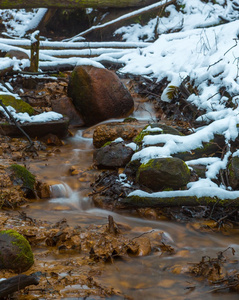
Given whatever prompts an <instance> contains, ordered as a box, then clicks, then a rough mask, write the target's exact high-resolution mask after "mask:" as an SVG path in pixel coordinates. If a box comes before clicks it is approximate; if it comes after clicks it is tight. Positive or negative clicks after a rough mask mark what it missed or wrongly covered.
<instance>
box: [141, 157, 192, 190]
mask: <svg viewBox="0 0 239 300" xmlns="http://www.w3.org/2000/svg"><path fill="white" fill-rule="evenodd" d="M136 180H137V182H138V183H139V184H141V185H143V186H146V187H148V188H150V189H151V190H153V191H160V190H161V189H162V188H167V187H172V188H180V187H183V186H185V185H186V184H187V183H188V182H189V180H190V170H189V169H188V166H187V165H186V164H185V162H184V161H182V160H181V159H179V158H173V157H167V158H156V159H151V160H150V161H148V162H147V163H146V164H142V165H141V166H140V167H139V169H138V172H137V177H136Z"/></svg>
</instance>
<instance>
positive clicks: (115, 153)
mask: <svg viewBox="0 0 239 300" xmlns="http://www.w3.org/2000/svg"><path fill="white" fill-rule="evenodd" d="M133 154H134V151H133V150H132V149H131V148H129V147H127V146H125V145H124V144H123V143H114V142H113V143H111V144H110V145H107V146H105V147H102V148H100V149H98V150H96V151H95V153H94V163H95V165H96V166H97V167H98V168H120V167H124V166H125V165H126V164H127V163H128V162H129V161H130V159H131V157H132V155H133Z"/></svg>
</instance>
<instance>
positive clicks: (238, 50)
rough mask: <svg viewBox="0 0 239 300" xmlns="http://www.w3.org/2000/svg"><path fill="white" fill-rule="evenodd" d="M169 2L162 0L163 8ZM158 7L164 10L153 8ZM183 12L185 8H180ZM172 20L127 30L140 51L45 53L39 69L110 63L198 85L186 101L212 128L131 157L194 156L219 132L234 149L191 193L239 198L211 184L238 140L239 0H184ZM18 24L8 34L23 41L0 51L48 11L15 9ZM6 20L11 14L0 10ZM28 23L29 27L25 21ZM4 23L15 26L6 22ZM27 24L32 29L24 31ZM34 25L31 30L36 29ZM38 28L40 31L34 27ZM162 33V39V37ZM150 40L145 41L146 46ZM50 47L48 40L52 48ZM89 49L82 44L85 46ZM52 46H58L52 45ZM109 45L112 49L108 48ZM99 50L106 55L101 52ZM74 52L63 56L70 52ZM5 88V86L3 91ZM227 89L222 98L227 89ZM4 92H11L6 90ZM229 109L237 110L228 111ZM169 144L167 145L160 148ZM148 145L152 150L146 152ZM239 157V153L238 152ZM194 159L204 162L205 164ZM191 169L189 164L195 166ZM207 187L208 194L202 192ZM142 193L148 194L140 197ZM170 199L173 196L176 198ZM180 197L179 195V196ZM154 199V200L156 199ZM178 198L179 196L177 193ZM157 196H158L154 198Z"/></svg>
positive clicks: (171, 12) (162, 138)
mask: <svg viewBox="0 0 239 300" xmlns="http://www.w3.org/2000/svg"><path fill="white" fill-rule="evenodd" d="M163 2H167V1H160V2H159V3H163ZM154 5H157V4H154ZM179 8H180V9H179ZM166 12H167V14H168V16H167V17H165V16H163V17H161V18H159V17H158V18H155V19H152V20H151V21H150V22H149V23H148V24H147V25H146V26H141V25H139V24H135V25H132V26H127V27H122V28H119V29H118V30H117V31H116V34H122V35H123V38H124V40H125V41H126V42H129V43H139V42H143V41H144V42H151V44H150V45H149V44H144V46H143V44H141V45H142V47H141V46H138V47H139V48H137V49H122V50H120V51H113V49H111V50H112V51H111V50H110V51H108V52H107V53H106V51H105V50H104V49H105V48H104V43H103V44H102V49H101V50H100V51H102V52H99V53H98V55H99V56H97V57H95V58H92V59H85V60H84V61H83V60H82V59H79V58H76V57H75V58H64V59H60V58H56V57H55V56H54V55H56V54H55V52H54V51H52V52H50V51H48V52H47V51H45V52H42V53H41V54H40V59H41V60H42V61H41V62H40V68H41V66H43V65H46V64H48V65H50V64H51V63H56V62H57V63H58V62H59V63H71V64H73V65H74V64H81V63H84V64H85V63H91V64H95V63H96V62H97V63H98V65H100V62H101V61H103V60H108V61H112V62H118V63H122V64H123V65H124V67H123V68H122V69H121V70H120V72H121V73H130V74H136V75H139V74H140V75H142V76H147V77H148V78H154V79H155V78H156V79H157V80H158V81H160V80H161V79H163V78H167V80H168V81H169V85H173V86H179V85H180V83H181V82H182V81H183V79H185V78H186V77H187V76H189V78H190V81H191V82H193V83H194V86H195V87H196V90H197V94H191V95H190V96H189V98H188V99H187V101H188V102H190V103H192V104H193V105H195V106H196V107H198V109H203V110H204V111H205V114H204V115H203V116H201V117H200V119H199V120H204V121H205V122H206V123H207V124H208V125H207V126H204V127H201V128H197V129H196V130H195V132H193V133H192V134H191V135H189V136H172V135H160V134H159V135H154V136H145V138H144V140H143V145H144V146H145V148H143V149H142V150H141V151H139V152H137V153H135V154H134V156H133V158H132V159H141V161H142V162H145V161H148V160H149V159H151V158H156V157H165V156H170V155H172V154H174V153H176V152H182V151H190V150H193V149H195V148H198V147H202V142H208V141H210V140H211V139H212V138H213V136H214V134H217V133H220V134H222V135H224V136H225V140H226V142H227V144H228V151H227V153H226V154H225V155H224V157H223V158H222V159H219V158H218V159H217V158H216V159H211V158H204V161H203V164H204V165H206V166H207V172H206V176H207V178H206V179H199V180H198V181H197V182H195V183H190V184H189V185H188V191H186V192H185V193H188V194H191V193H193V194H198V193H199V191H200V190H201V191H202V190H203V191H204V194H205V193H206V195H210V196H213V195H214V196H218V197H219V196H220V197H221V198H236V197H239V192H232V191H230V190H228V188H227V187H225V186H223V185H220V186H217V184H216V183H215V182H213V181H212V180H213V179H214V178H215V177H216V176H217V174H218V172H219V171H220V170H221V169H225V168H226V166H227V162H228V159H229V157H230V155H231V154H232V153H231V147H230V141H233V140H235V139H236V137H237V136H238V129H237V124H238V123H239V115H238V113H239V108H238V104H239V45H238V38H239V1H237V0H233V1H231V0H227V1H224V0H218V1H200V0H178V1H177V9H176V7H175V5H170V6H168V7H167V8H166ZM11 13H12V16H13V18H12V19H11V21H10V22H9V25H10V28H9V30H8V33H7V35H8V36H11V37H13V38H14V39H15V40H14V41H16V42H15V43H16V44H15V46H14V43H12V44H11V45H6V44H7V43H6V42H4V40H3V39H1V40H0V49H4V47H10V48H11V47H13V49H14V47H17V43H18V42H17V41H19V38H20V37H23V36H24V32H26V30H27V29H28V28H29V27H30V26H33V23H34V22H37V21H38V17H35V18H33V17H34V16H36V15H37V14H38V16H39V15H40V13H43V11H42V10H40V11H38V12H37V11H34V13H33V14H31V13H26V12H24V11H23V10H21V11H19V12H18V11H15V10H14V11H9V12H8V14H11ZM0 14H1V15H2V16H4V15H6V14H7V12H6V10H5V11H0ZM24 20H25V21H24ZM4 22H8V20H7V18H5V19H4ZM24 23H25V25H23V24H24ZM29 24H30V25H29ZM33 27H34V26H33ZM155 33H157V35H156V36H157V39H156V40H155V41H154V39H155ZM80 38H81V34H79V35H77V36H76V37H73V38H72V39H69V42H62V43H64V45H68V46H69V45H70V43H71V44H72V43H73V42H74V41H79V40H80ZM143 39H144V40H143ZM50 43H51V42H49V44H50ZM82 43H83V42H82ZM52 44H53V42H52ZM105 45H106V43H105ZM64 51H65V50H64ZM98 51H99V50H98ZM66 52H67V51H65V52H64V54H66ZM27 63H28V61H27V60H17V59H9V58H1V59H0V69H3V68H6V66H9V65H11V66H13V67H14V68H15V69H21V68H22V67H23V66H26V65H27ZM0 90H1V87H0ZM222 90H226V92H227V93H226V94H224V95H222V93H221V91H222ZM2 91H3V92H6V91H5V90H4V89H3V88H2ZM162 101H166V102H170V99H168V97H167V88H166V89H165V92H164V93H163V95H162ZM229 104H230V105H229ZM162 142H163V143H165V144H164V146H163V147H158V146H155V145H156V144H158V143H162ZM146 146H147V147H146ZM234 155H239V154H238V153H237V152H236V153H234ZM200 160H201V158H200V159H198V161H194V164H196V163H202V161H200ZM188 165H190V162H188ZM202 187H203V188H204V189H202ZM137 193H138V194H142V192H140V191H138V192H137ZM165 193H169V194H168V196H169V197H172V194H173V193H174V192H164V194H161V195H164V197H165ZM175 193H178V192H175ZM153 195H154V194H152V195H151V196H153ZM175 195H176V194H175ZM155 196H157V197H158V193H157V194H155Z"/></svg>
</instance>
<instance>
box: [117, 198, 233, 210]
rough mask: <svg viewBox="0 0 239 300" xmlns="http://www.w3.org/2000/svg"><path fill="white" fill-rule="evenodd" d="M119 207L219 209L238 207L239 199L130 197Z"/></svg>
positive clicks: (121, 202)
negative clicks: (203, 207)
mask: <svg viewBox="0 0 239 300" xmlns="http://www.w3.org/2000/svg"><path fill="white" fill-rule="evenodd" d="M120 205H121V207H124V208H142V207H152V208H162V207H180V206H211V207H213V206H220V207H228V206H230V207H239V198H236V199H224V200H222V199H219V198H217V197H196V196H177V197H162V198H159V197H140V196H130V197H127V198H124V199H121V200H120Z"/></svg>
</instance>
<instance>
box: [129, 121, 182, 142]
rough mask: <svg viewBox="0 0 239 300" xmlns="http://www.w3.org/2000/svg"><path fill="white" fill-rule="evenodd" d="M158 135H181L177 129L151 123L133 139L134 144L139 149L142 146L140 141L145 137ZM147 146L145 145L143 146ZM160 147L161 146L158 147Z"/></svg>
mask: <svg viewBox="0 0 239 300" xmlns="http://www.w3.org/2000/svg"><path fill="white" fill-rule="evenodd" d="M158 134H173V135H183V134H182V133H181V132H180V131H178V130H177V129H175V128H173V127H171V126H168V125H165V124H160V123H153V124H148V125H146V126H145V127H144V128H143V129H142V130H141V131H140V132H139V134H138V135H137V136H136V137H135V139H134V143H136V144H137V145H138V146H139V147H141V146H142V141H143V139H144V137H145V136H146V135H158ZM145 146H147V144H146V145H145ZM160 146H162V145H160Z"/></svg>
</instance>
